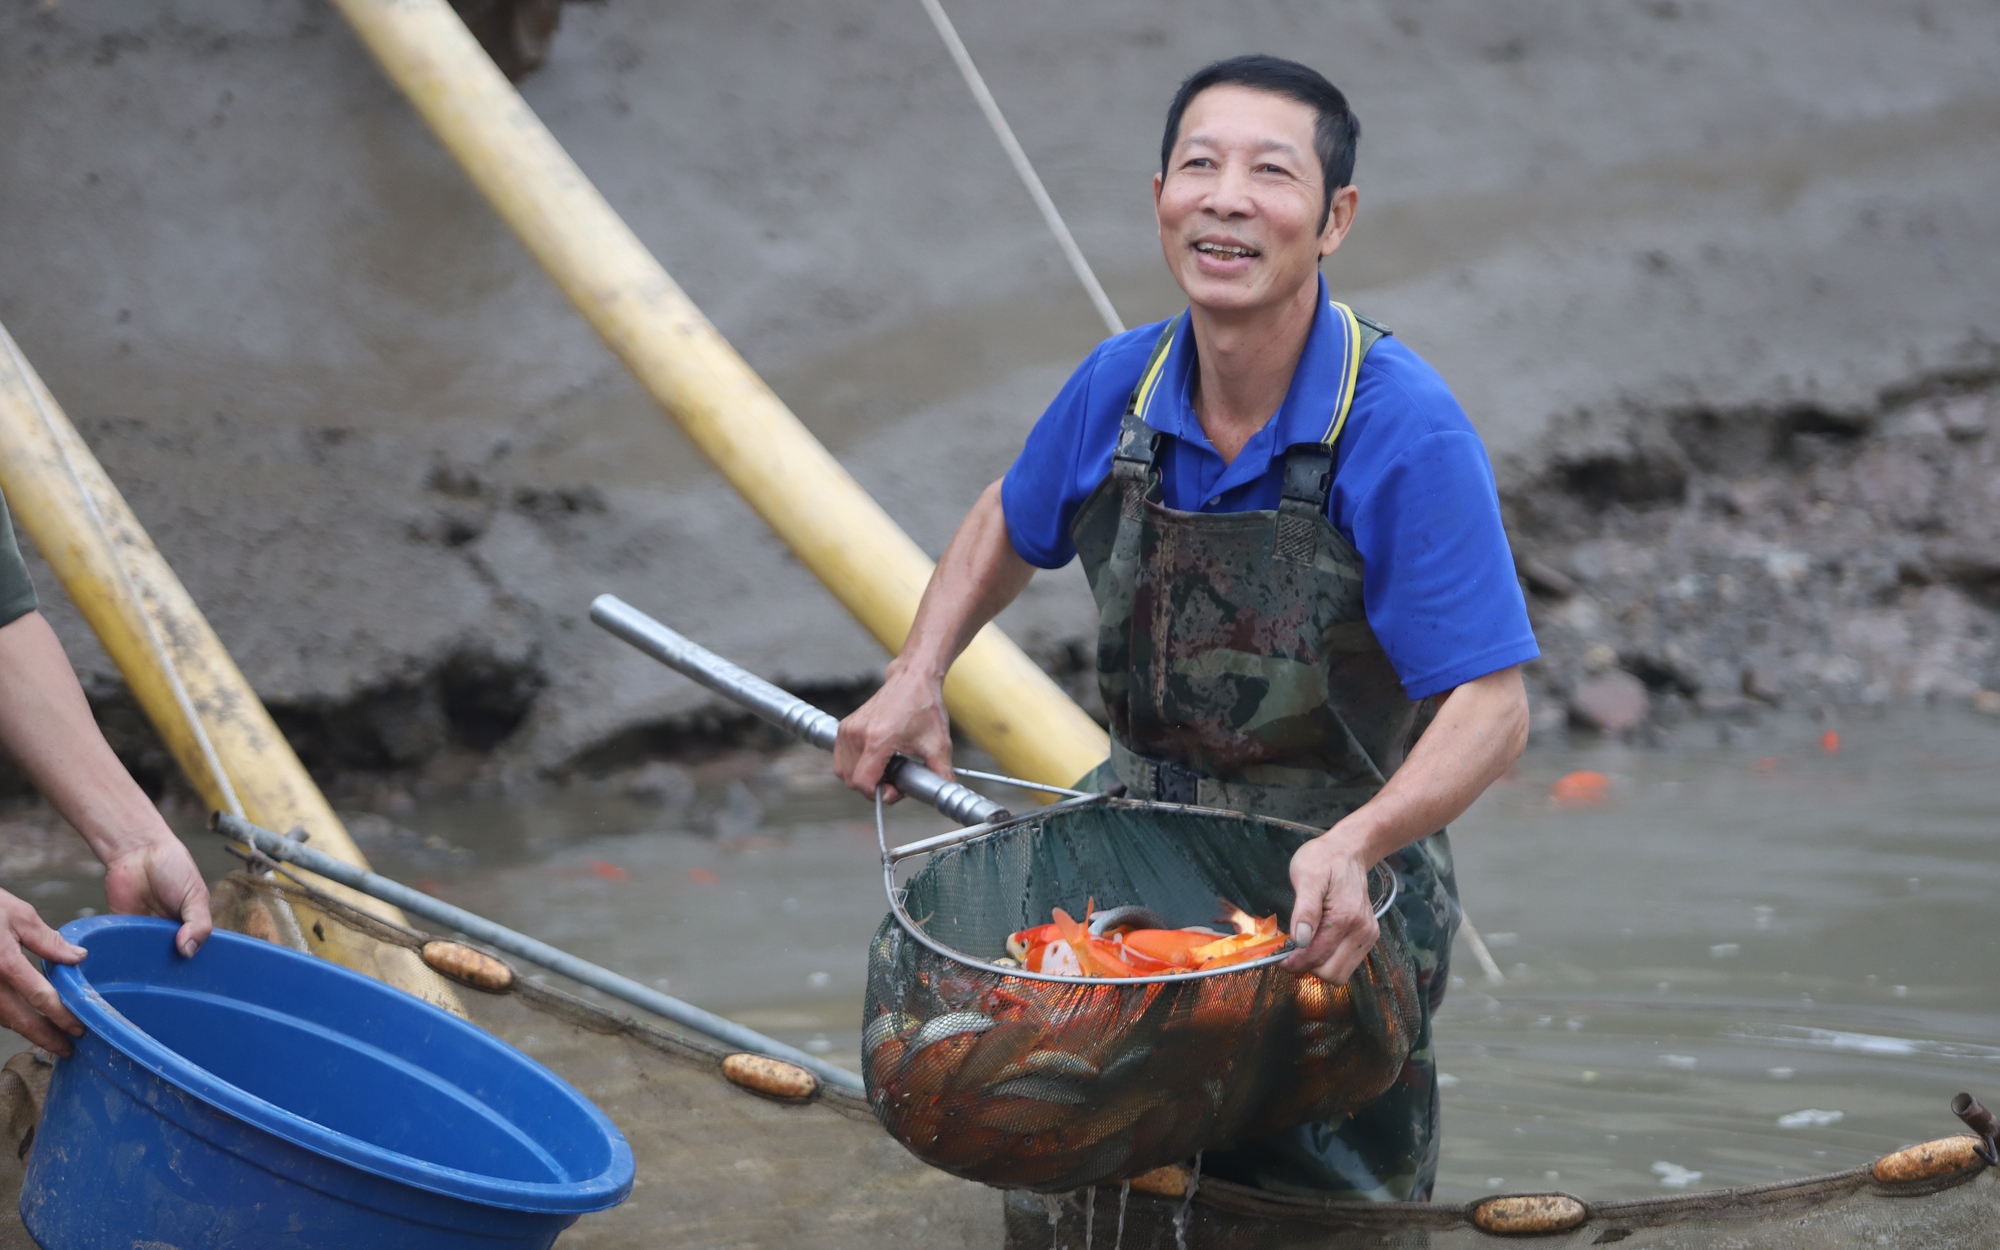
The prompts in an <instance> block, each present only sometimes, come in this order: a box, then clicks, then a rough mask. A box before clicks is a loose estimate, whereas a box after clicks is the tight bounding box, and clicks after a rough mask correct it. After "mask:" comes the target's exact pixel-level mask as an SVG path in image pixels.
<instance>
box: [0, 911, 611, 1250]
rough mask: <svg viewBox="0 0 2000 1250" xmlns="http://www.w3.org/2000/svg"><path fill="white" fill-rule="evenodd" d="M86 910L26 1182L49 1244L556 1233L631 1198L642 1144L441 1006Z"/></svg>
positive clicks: (268, 948) (539, 1242) (66, 976)
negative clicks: (184, 952)
mask: <svg viewBox="0 0 2000 1250" xmlns="http://www.w3.org/2000/svg"><path fill="white" fill-rule="evenodd" d="M175 928H176V926H175V925H174V924H173V923H171V922H169V921H165V920H156V919H152V918H149V917H140V916H95V917H91V918H89V919H85V920H78V921H74V922H72V923H70V924H67V925H64V926H63V930H62V933H63V936H64V937H66V938H68V939H69V940H70V941H72V942H74V943H76V944H77V945H79V946H82V947H85V948H87V949H88V950H89V951H90V955H89V957H88V958H87V959H85V960H84V961H83V963H81V964H80V965H78V966H76V967H73V968H71V967H62V966H55V965H52V967H53V969H54V971H53V976H52V978H51V979H52V980H53V981H54V982H55V986H56V990H57V992H59V993H60V994H61V995H62V1000H63V1002H64V1003H65V1004H67V1005H68V1007H69V1009H70V1010H71V1011H73V1012H75V1013H76V1015H77V1017H78V1018H79V1019H80V1020H82V1021H83V1024H84V1027H85V1028H86V1029H88V1030H89V1033H88V1034H87V1035H86V1036H85V1037H83V1038H82V1039H81V1040H79V1041H78V1043H77V1046H76V1054H75V1055H74V1056H73V1057H71V1058H68V1059H63V1060H59V1061H58V1062H57V1063H56V1068H55V1073H54V1076H53V1077H52V1079H51V1080H50V1082H49V1096H48V1102H47V1104H46V1106H45V1107H44V1109H43V1111H42V1120H41V1124H40V1126H39V1127H38V1128H37V1129H36V1133H35V1141H34V1150H33V1153H32V1154H31V1155H30V1156H29V1158H28V1169H27V1175H26V1178H25V1180H24V1182H23V1184H22V1187H21V1219H22V1220H23V1222H25V1223H26V1224H27V1227H28V1231H29V1233H30V1234H32V1235H33V1236H34V1238H35V1241H36V1242H37V1243H38V1244H39V1245H41V1246H42V1247H43V1250H96V1248H97V1247H114V1246H115V1247H118V1248H119V1250H125V1248H126V1247H131V1246H140V1245H144V1246H174V1247H188V1248H190V1250H191V1248H192V1247H197V1246H200V1247H242V1248H244V1250H249V1248H250V1247H256V1248H257V1250H335V1248H341V1250H347V1248H351V1247H358V1246H370V1247H373V1246H383V1247H391V1246H394V1247H412V1248H416V1247H423V1248H426V1250H428V1248H429V1247H459V1246H466V1247H470V1246H479V1247H482V1248H486V1250H492V1248H495V1247H503V1246H504V1247H514V1246H522V1247H528V1246H533V1247H546V1246H548V1245H550V1244H551V1243H552V1242H554V1241H555V1239H556V1235H557V1234H558V1233H560V1232H561V1231H562V1230H563V1229H565V1228H567V1227H569V1225H570V1224H572V1223H574V1222H575V1221H576V1218H577V1217H578V1216H579V1215H582V1214H583V1213H584V1212H587V1211H599V1210H603V1209H604V1208H606V1207H611V1206H616V1205H617V1204H618V1203H620V1202H622V1201H624V1199H625V1197H626V1195H627V1194H629V1193H630V1192H631V1190H632V1150H631V1148H630V1147H629V1146H627V1145H626V1143H625V1138H624V1136H623V1135H622V1134H620V1133H619V1131H618V1129H617V1128H616V1126H614V1125H613V1124H612V1123H611V1121H610V1120H609V1119H608V1118H606V1117H605V1115H604V1113H603V1112H601V1111H599V1110H598V1109H597V1107H596V1106H594V1105H593V1104H592V1103H591V1102H590V1100H589V1099H587V1098H585V1097H584V1096H583V1095H581V1094H579V1093H577V1092H576V1090H574V1089H572V1088H571V1087H570V1086H569V1084H568V1083H567V1082H565V1081H564V1080H563V1079H562V1078H561V1077H559V1076H557V1075H556V1074H555V1073H553V1072H551V1071H549V1070H548V1069H547V1068H544V1067H543V1066H542V1065H541V1064H539V1063H536V1062H535V1061H534V1060H533V1059H530V1058H528V1057H527V1056H526V1055H524V1054H522V1053H521V1052H520V1051H518V1050H515V1049H514V1048H513V1047H511V1046H509V1045H507V1044H506V1043H505V1042H502V1041H500V1040H499V1039H497V1038H495V1037H493V1036H492V1035H491V1034H488V1033H486V1032H484V1031H482V1030H480V1029H478V1028H476V1027H474V1026H473V1025H470V1024H467V1023H466V1022H465V1021H463V1020H460V1019H458V1018H457V1017H456V1016H453V1015H450V1014H449V1013H447V1012H444V1011H440V1010H439V1009H437V1008H436V1007H433V1006H431V1005H430V1004H429V1003H426V1002H423V1001H421V1000H420V999H417V998H414V997H412V996H410V995H409V994H405V993H403V992H402V991H401V990H397V989H392V988H390V987H389V986H387V985H384V984H382V983H381V982H379V981H374V980H371V979H369V978H368V977H364V976H361V975H359V974H358V973H354V972H350V971H348V970H347V969H345V968H341V967H338V966H336V965H334V964H330V963H327V962H325V961H323V960H319V959H315V958H313V957H311V956H309V955H302V954H299V953H298V952H296V951H291V950H286V949H284V948H283V947H279V946H274V945H272V944H271V943H268V942H260V941H257V940H256V939H254V938H246V937H243V936H241V935H240V934H235V933H226V932H220V931H218V932H217V933H216V934H215V935H214V936H213V937H211V938H210V939H209V941H208V944H207V945H206V946H204V947H203V948H202V949H201V952H200V953H199V954H197V955H196V956H195V957H194V958H193V959H182V958H181V957H180V956H179V955H178V954H176V953H175V951H174V948H173V937H174V933H175Z"/></svg>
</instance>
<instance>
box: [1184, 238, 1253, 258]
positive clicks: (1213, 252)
mask: <svg viewBox="0 0 2000 1250" xmlns="http://www.w3.org/2000/svg"><path fill="white" fill-rule="evenodd" d="M1194 250H1195V251H1197V252H1200V253H1201V254H1202V255H1204V256H1213V257H1215V258H1216V259H1217V260H1248V259H1250V258H1252V257H1255V256H1262V255H1263V253H1262V252H1260V251H1258V250H1257V249H1256V248H1254V247H1251V246H1250V245H1249V244H1247V243H1238V242H1235V241H1234V240H1223V239H1196V240H1195V243H1194Z"/></svg>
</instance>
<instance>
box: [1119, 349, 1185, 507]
mask: <svg viewBox="0 0 2000 1250" xmlns="http://www.w3.org/2000/svg"><path fill="white" fill-rule="evenodd" d="M1180 324H1181V319H1180V317H1178V316H1176V317H1172V318H1170V319H1169V320H1168V321H1167V324H1166V325H1165V327H1163V328H1162V329H1161V330H1160V337H1159V339H1158V340H1157V341H1155V342H1154V344H1153V354H1152V355H1150V356H1148V357H1147V358H1146V369H1145V371H1144V372H1143V373H1141V374H1140V375H1139V384H1138V385H1137V386H1135V387H1133V388H1132V396H1131V398H1129V399H1127V400H1126V401H1125V419H1124V420H1123V421H1122V422H1121V423H1120V424H1119V427H1118V449H1117V450H1116V451H1115V452H1114V453H1113V454H1112V460H1111V472H1112V475H1113V476H1114V477H1130V476H1132V475H1133V474H1134V473H1135V472H1136V473H1137V474H1138V475H1139V476H1144V474H1145V472H1146V470H1148V469H1150V468H1152V467H1153V458H1154V456H1155V455H1157V454H1158V451H1159V445H1160V436H1159V432H1158V431H1157V430H1155V429H1153V427H1151V426H1149V425H1147V424H1146V411H1147V409H1149V408H1150V407H1151V406H1152V403H1153V394H1154V392H1155V391H1157V390H1159V387H1160V374H1161V373H1162V372H1163V371H1164V370H1165V369H1166V366H1167V351H1168V349H1169V348H1171V347H1173V345H1174V331H1176V330H1178V329H1179V328H1180Z"/></svg>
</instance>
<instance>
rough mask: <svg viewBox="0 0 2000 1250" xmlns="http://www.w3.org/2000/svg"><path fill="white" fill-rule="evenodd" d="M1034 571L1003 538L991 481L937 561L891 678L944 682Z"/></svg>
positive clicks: (997, 497) (995, 490) (1001, 517)
mask: <svg viewBox="0 0 2000 1250" xmlns="http://www.w3.org/2000/svg"><path fill="white" fill-rule="evenodd" d="M1034 575H1035V569H1034V566H1033V565H1031V564H1029V563H1028V562H1027V561H1026V560H1023V559H1022V558H1021V557H1020V556H1019V555H1018V554H1016V553H1015V551H1014V543H1013V540H1011V539H1009V538H1008V537H1007V517H1006V514H1005V512H1004V511H1003V510H1002V507H1001V503H1000V483H998V482H995V483H993V484H992V485H991V486H988V487H987V488H986V489H985V491H983V492H982V493H981V494H980V496H979V501H978V502H977V503H975V504H973V505H972V510H971V511H970V512H968V513H966V515H965V520H964V521H962V522H960V523H959V527H958V532H957V533H956V534H954V535H952V539H951V545H950V546H948V547H946V548H945V552H944V555H943V556H942V557H941V558H940V559H939V560H938V564H937V571H936V572H935V573H933V574H932V575H931V580H930V585H928V586H927V587H925V588H924V597H923V600H922V602H921V603H919V604H918V605H917V615H916V619H915V620H914V621H912V622H911V624H910V633H909V636H908V637H907V638H906V639H905V640H904V642H903V649H902V651H901V652H900V653H899V654H898V655H897V656H896V658H895V659H894V660H893V661H891V662H890V666H889V673H890V676H891V677H895V676H899V675H900V676H908V677H916V678H921V679H923V680H926V681H943V680H944V675H945V671H946V670H947V669H949V668H950V667H951V664H952V661H953V660H956V659H957V658H958V656H959V653H960V652H962V651H964V650H965V648H966V647H968V646H970V645H971V643H972V639H973V636H974V635H975V634H977V633H978V632H979V631H980V629H981V628H982V627H984V626H985V625H986V623H987V622H988V621H991V620H992V619H993V618H994V617H996V616H998V615H1000V612H1001V610H1002V609H1004V608H1005V607H1006V606H1007V605H1008V604H1010V603H1012V602H1013V601H1014V599H1015V597H1016V596H1017V595H1019V594H1020V593H1021V591H1022V589H1023V588H1024V587H1026V586H1027V584H1028V581H1029V579H1030V578H1032V577H1033V576H1034Z"/></svg>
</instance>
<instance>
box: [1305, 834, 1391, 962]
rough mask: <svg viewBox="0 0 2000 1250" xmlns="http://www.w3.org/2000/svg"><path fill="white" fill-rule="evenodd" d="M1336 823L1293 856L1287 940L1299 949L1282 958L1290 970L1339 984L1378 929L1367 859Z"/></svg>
mask: <svg viewBox="0 0 2000 1250" xmlns="http://www.w3.org/2000/svg"><path fill="white" fill-rule="evenodd" d="M1364 855H1365V852H1359V851H1357V849H1356V847H1355V845H1354V842H1353V840H1351V839H1350V838H1347V837H1344V836H1343V835H1342V833H1341V830H1340V828H1339V826H1335V827H1334V828H1333V829H1332V830H1330V831H1329V832H1327V833H1323V834H1321V835H1320V836H1319V837H1317V838H1314V839H1313V840H1312V841H1310V842H1308V843H1306V844H1305V845H1304V846H1302V847H1300V848H1299V849H1298V850H1297V851H1296V852H1294V853H1293V855H1292V869H1291V876H1292V889H1293V891H1294V892H1295V893H1296V895H1297V898H1298V901H1297V902H1296V903H1294V904H1293V906H1292V923H1291V934H1292V940H1293V941H1295V942H1297V943H1298V944H1299V949H1298V950H1295V951H1293V952H1292V953H1291V956H1290V957H1289V958H1288V959H1286V960H1285V962H1284V967H1285V968H1287V969H1288V970H1290V971H1292V972H1305V973H1311V974H1312V975H1313V976H1316V977H1319V978H1320V979H1321V980H1324V981H1331V982H1334V983H1335V984H1341V983H1344V982H1345V981H1346V980H1347V979H1348V978H1349V977H1351V976H1353V975H1354V970H1355V969H1356V968H1359V967H1360V966H1361V961H1362V960H1364V959H1366V958H1368V952H1369V951H1371V950H1373V949H1374V948H1375V939H1376V937H1377V936H1378V935H1379V933H1380V932H1381V928H1380V926H1379V925H1378V924H1377V923H1376V920H1375V908H1374V905H1373V904H1372V903H1371V902H1370V901H1369V899H1368V869H1369V867H1370V866H1371V865H1370V863H1369V862H1364Z"/></svg>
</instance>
